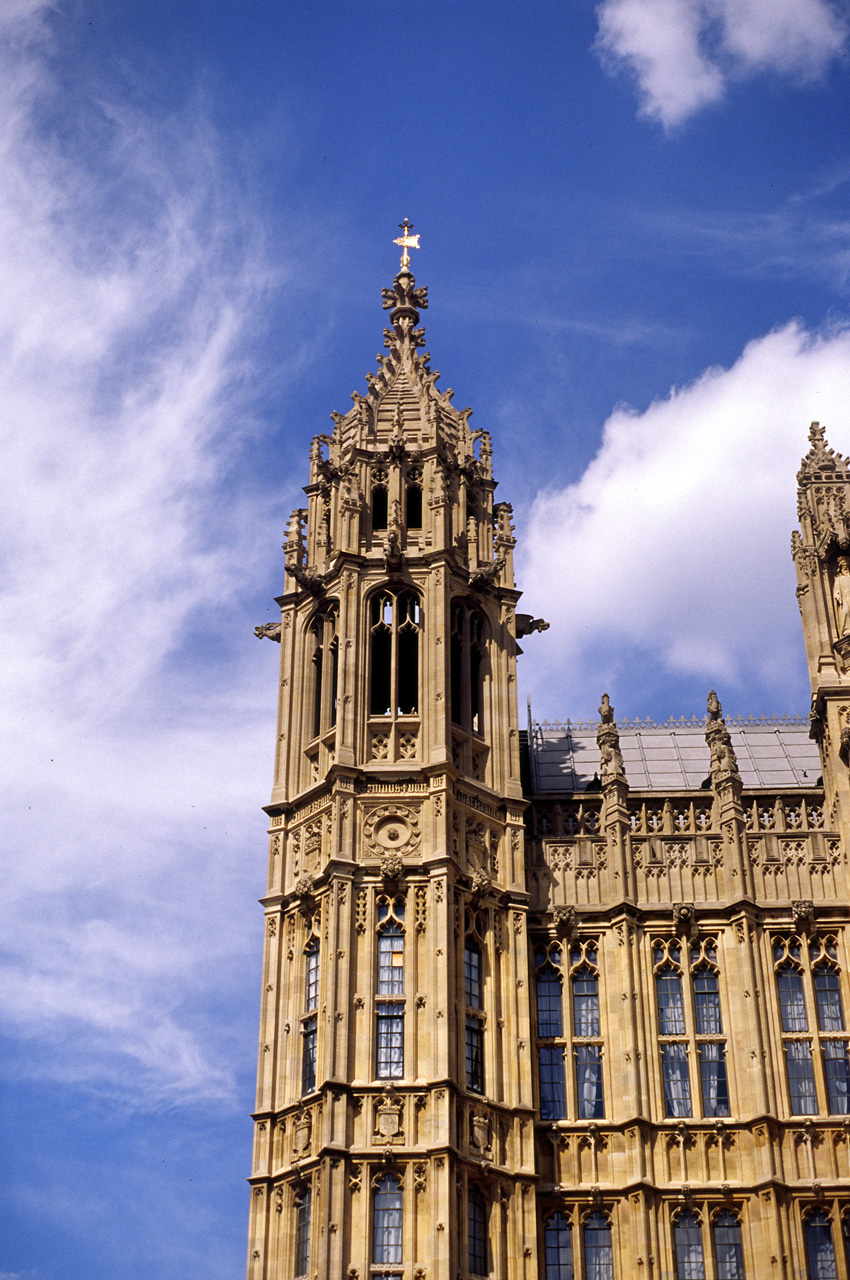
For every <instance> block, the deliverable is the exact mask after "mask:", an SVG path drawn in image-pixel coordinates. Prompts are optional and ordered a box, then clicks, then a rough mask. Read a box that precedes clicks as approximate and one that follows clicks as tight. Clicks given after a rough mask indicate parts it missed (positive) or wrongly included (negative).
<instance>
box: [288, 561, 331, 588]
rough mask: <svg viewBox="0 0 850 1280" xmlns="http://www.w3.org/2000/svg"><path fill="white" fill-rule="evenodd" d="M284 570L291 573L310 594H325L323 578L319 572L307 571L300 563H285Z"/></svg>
mask: <svg viewBox="0 0 850 1280" xmlns="http://www.w3.org/2000/svg"><path fill="white" fill-rule="evenodd" d="M286 572H287V573H289V574H291V575H292V577H293V578H294V579H295V581H296V582H297V583H298V585H299V586H301V587H303V588H304V590H305V591H309V592H310V595H311V596H323V595H324V594H325V580H324V578H323V577H322V575H321V574H320V573H308V572H307V570H306V569H304V568H302V566H301V565H300V564H288V565H286Z"/></svg>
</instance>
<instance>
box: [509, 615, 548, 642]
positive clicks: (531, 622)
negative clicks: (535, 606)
mask: <svg viewBox="0 0 850 1280" xmlns="http://www.w3.org/2000/svg"><path fill="white" fill-rule="evenodd" d="M548 630H549V623H548V622H544V620H543V619H542V618H533V617H532V616H531V614H530V613H518V614H517V615H516V635H517V640H520V639H521V638H522V637H523V636H530V635H531V633H532V632H533V631H548Z"/></svg>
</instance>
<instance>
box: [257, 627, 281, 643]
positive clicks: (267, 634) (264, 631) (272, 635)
mask: <svg viewBox="0 0 850 1280" xmlns="http://www.w3.org/2000/svg"><path fill="white" fill-rule="evenodd" d="M280 629H281V624H280V623H279V622H264V623H263V625H262V626H261V627H254V635H255V636H256V637H257V639H258V640H276V641H277V642H278V644H280Z"/></svg>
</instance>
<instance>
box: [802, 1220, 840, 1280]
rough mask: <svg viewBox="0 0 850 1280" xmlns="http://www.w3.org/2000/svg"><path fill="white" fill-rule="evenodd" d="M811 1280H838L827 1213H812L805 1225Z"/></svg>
mask: <svg viewBox="0 0 850 1280" xmlns="http://www.w3.org/2000/svg"><path fill="white" fill-rule="evenodd" d="M803 1233H804V1235H805V1238H806V1262H807V1263H808V1267H809V1280H838V1264H837V1262H836V1258H835V1246H834V1245H833V1243H832V1228H831V1226H830V1225H829V1218H828V1217H827V1215H826V1214H825V1213H822V1212H817V1213H812V1214H810V1215H809V1217H808V1218H806V1220H805V1222H804V1224H803Z"/></svg>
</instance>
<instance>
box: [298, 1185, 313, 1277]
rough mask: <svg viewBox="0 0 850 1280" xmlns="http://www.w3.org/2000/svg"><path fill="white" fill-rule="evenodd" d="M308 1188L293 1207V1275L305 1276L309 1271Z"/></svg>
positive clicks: (309, 1196) (309, 1200)
mask: <svg viewBox="0 0 850 1280" xmlns="http://www.w3.org/2000/svg"><path fill="white" fill-rule="evenodd" d="M311 1199H312V1197H311V1194H310V1188H309V1187H306V1188H305V1189H304V1190H303V1191H302V1192H301V1194H300V1196H299V1198H298V1201H297V1203H296V1206H295V1274H296V1276H305V1275H306V1274H307V1272H308V1271H309V1270H310V1211H311Z"/></svg>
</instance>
